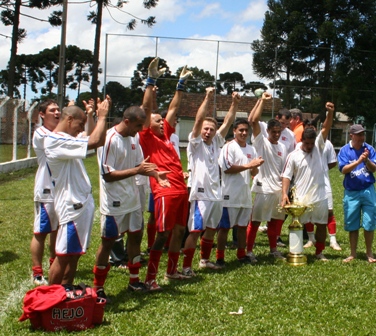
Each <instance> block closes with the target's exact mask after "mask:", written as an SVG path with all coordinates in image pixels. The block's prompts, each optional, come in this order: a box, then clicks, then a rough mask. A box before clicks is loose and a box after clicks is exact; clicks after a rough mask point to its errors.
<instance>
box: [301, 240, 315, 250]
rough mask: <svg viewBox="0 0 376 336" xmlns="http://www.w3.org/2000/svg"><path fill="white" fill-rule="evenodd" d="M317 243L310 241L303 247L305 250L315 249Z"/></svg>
mask: <svg viewBox="0 0 376 336" xmlns="http://www.w3.org/2000/svg"><path fill="white" fill-rule="evenodd" d="M315 243H316V241H312V240H308V241H307V243H305V244H304V245H303V247H304V248H309V247H314V246H315Z"/></svg>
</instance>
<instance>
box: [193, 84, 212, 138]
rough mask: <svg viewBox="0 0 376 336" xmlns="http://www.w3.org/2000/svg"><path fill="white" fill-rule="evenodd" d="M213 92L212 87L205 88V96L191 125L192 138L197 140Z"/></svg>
mask: <svg viewBox="0 0 376 336" xmlns="http://www.w3.org/2000/svg"><path fill="white" fill-rule="evenodd" d="M214 90H215V89H214V88H212V87H209V88H206V96H205V98H204V101H203V102H202V103H201V105H200V107H199V109H198V111H197V114H196V118H195V123H194V125H193V129H192V137H193V138H197V137H198V136H199V135H200V133H201V129H202V124H203V123H204V120H205V117H206V115H207V114H208V110H209V102H210V100H211V99H212V98H213V96H214Z"/></svg>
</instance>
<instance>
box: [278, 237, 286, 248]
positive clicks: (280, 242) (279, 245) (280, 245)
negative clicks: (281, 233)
mask: <svg viewBox="0 0 376 336" xmlns="http://www.w3.org/2000/svg"><path fill="white" fill-rule="evenodd" d="M277 246H278V247H286V244H285V243H284V242H283V241H282V239H281V237H278V238H277Z"/></svg>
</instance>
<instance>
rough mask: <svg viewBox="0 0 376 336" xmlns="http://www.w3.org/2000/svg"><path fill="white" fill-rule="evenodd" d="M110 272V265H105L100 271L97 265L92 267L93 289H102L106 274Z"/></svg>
mask: <svg viewBox="0 0 376 336" xmlns="http://www.w3.org/2000/svg"><path fill="white" fill-rule="evenodd" d="M109 270H110V264H107V266H106V268H104V269H101V268H98V266H97V265H95V266H94V268H93V273H94V287H97V288H98V287H99V288H101V287H103V286H104V283H105V281H106V278H107V273H108V271H109Z"/></svg>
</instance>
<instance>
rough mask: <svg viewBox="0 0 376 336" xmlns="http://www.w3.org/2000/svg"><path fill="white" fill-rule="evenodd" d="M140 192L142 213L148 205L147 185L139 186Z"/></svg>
mask: <svg viewBox="0 0 376 336" xmlns="http://www.w3.org/2000/svg"><path fill="white" fill-rule="evenodd" d="M137 187H138V191H139V193H140V202H141V212H144V211H145V204H146V189H147V185H146V184H141V185H138V186H137Z"/></svg>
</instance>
